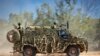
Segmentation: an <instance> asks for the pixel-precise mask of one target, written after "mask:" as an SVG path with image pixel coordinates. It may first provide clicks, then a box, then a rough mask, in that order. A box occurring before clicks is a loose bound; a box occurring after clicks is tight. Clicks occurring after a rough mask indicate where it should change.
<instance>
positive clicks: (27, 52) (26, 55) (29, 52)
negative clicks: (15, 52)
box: [23, 47, 36, 56]
mask: <svg viewBox="0 0 100 56" xmlns="http://www.w3.org/2000/svg"><path fill="white" fill-rule="evenodd" d="M35 55H36V52H35V50H34V49H33V48H31V47H27V48H25V49H24V51H23V56H35Z"/></svg>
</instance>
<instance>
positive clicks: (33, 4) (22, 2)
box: [0, 0, 100, 20]
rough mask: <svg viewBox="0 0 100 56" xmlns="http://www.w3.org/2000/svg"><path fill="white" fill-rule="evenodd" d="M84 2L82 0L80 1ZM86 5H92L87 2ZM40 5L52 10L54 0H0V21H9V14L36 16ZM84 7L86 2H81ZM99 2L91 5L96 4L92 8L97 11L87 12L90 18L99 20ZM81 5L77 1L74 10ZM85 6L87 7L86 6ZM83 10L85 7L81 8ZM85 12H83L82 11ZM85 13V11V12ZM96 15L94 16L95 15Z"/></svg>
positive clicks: (96, 0) (95, 0) (79, 0)
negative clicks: (30, 14)
mask: <svg viewBox="0 0 100 56" xmlns="http://www.w3.org/2000/svg"><path fill="white" fill-rule="evenodd" d="M82 1H84V0H82ZM86 1H88V3H92V2H91V1H89V0H86ZM42 3H47V4H49V5H50V6H51V7H52V8H55V1H54V0H0V19H6V20H7V19H9V14H10V13H16V14H20V13H23V12H25V11H27V12H32V13H33V15H35V14H36V9H37V8H39V7H40V6H41V4H42ZM83 3H84V4H85V5H86V2H83ZM99 3H100V0H94V3H93V4H96V5H95V6H94V7H95V8H96V7H97V6H98V7H97V9H94V10H95V11H96V12H94V10H93V12H88V13H90V15H91V14H92V15H91V16H95V17H97V18H100V16H99V15H100V13H98V12H100V10H99V9H100V7H99ZM80 5H81V0H78V3H77V5H76V8H79V7H80ZM86 6H87V5H86ZM83 8H85V6H83ZM84 11H85V10H84ZM86 12H87V11H86ZM95 14H96V15H95Z"/></svg>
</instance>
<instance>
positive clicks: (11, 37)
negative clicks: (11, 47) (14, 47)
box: [7, 29, 20, 43]
mask: <svg viewBox="0 0 100 56" xmlns="http://www.w3.org/2000/svg"><path fill="white" fill-rule="evenodd" d="M7 40H8V41H9V42H11V43H15V42H17V41H20V33H19V31H18V30H17V29H13V30H11V31H9V32H8V33H7Z"/></svg>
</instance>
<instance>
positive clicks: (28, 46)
mask: <svg viewBox="0 0 100 56" xmlns="http://www.w3.org/2000/svg"><path fill="white" fill-rule="evenodd" d="M26 48H32V49H33V50H35V51H36V53H37V52H38V50H37V48H36V47H34V46H32V45H24V46H23V47H22V50H24V49H26Z"/></svg>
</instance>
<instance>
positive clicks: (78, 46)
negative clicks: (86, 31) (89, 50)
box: [64, 44, 83, 53]
mask: <svg viewBox="0 0 100 56" xmlns="http://www.w3.org/2000/svg"><path fill="white" fill-rule="evenodd" d="M73 46H74V47H77V48H79V50H80V52H82V51H83V50H82V47H81V46H80V45H78V44H77V45H68V46H67V48H65V50H64V53H66V52H67V50H68V49H69V48H70V47H73Z"/></svg>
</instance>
